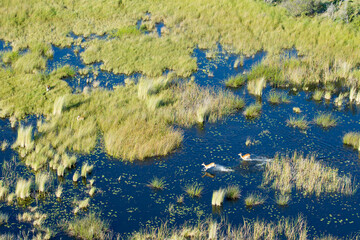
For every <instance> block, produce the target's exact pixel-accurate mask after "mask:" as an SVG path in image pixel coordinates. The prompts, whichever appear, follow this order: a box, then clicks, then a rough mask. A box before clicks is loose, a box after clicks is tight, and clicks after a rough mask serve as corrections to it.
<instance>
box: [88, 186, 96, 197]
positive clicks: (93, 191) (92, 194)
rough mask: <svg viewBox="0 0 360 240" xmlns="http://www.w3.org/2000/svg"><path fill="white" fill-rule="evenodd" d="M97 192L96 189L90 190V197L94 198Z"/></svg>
mask: <svg viewBox="0 0 360 240" xmlns="http://www.w3.org/2000/svg"><path fill="white" fill-rule="evenodd" d="M95 192H96V187H91V188H90V190H89V195H90V197H93V196H94V194H95Z"/></svg>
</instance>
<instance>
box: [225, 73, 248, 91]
mask: <svg viewBox="0 0 360 240" xmlns="http://www.w3.org/2000/svg"><path fill="white" fill-rule="evenodd" d="M245 81H246V77H245V76H244V75H242V74H239V75H236V76H234V77H230V78H228V79H227V80H225V86H227V87H232V88H238V87H241V86H243V85H244V84H245Z"/></svg>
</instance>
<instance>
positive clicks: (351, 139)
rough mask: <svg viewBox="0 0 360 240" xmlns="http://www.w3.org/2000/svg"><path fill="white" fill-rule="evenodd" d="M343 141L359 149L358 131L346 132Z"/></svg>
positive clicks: (359, 133) (359, 138) (359, 135)
mask: <svg viewBox="0 0 360 240" xmlns="http://www.w3.org/2000/svg"><path fill="white" fill-rule="evenodd" d="M343 143H344V144H346V145H350V146H352V147H353V148H355V149H357V150H359V151H360V132H348V133H346V134H345V135H344V137H343Z"/></svg>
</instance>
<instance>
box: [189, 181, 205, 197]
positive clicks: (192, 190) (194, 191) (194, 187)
mask: <svg viewBox="0 0 360 240" xmlns="http://www.w3.org/2000/svg"><path fill="white" fill-rule="evenodd" d="M203 189H204V187H202V186H201V185H200V184H198V183H193V184H190V185H187V186H186V187H185V192H186V193H187V194H189V196H190V197H200V196H201V193H202V191H203Z"/></svg>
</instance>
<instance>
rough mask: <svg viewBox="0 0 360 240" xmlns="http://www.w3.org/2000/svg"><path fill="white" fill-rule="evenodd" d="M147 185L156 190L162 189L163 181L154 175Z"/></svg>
mask: <svg viewBox="0 0 360 240" xmlns="http://www.w3.org/2000/svg"><path fill="white" fill-rule="evenodd" d="M147 186H149V187H151V188H153V189H156V190H163V189H164V187H165V181H164V179H163V178H157V177H154V178H153V179H152V180H151V181H150V182H149V184H148V185H147Z"/></svg>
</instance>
